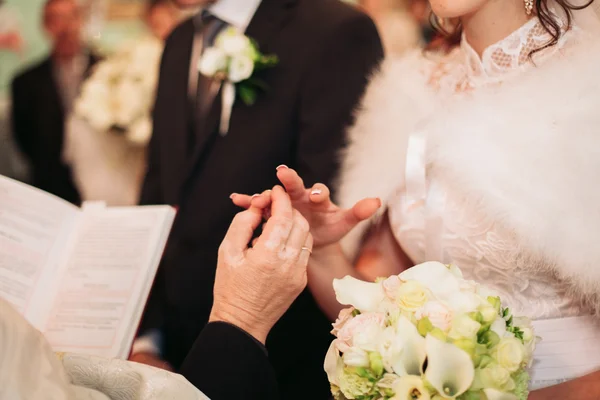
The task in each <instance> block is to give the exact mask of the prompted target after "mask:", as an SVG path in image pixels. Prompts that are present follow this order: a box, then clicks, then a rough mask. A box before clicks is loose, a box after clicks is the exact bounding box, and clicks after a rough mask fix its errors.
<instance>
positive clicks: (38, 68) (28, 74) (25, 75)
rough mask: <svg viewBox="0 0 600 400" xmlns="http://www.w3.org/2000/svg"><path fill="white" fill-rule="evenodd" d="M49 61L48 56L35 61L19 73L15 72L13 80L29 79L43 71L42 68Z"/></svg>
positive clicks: (44, 67)
mask: <svg viewBox="0 0 600 400" xmlns="http://www.w3.org/2000/svg"><path fill="white" fill-rule="evenodd" d="M49 62H50V59H49V58H48V57H46V58H44V59H42V60H38V61H36V62H35V63H34V64H32V65H30V66H28V67H26V68H24V69H22V70H21V71H20V72H19V73H17V74H16V75H15V77H14V78H13V82H25V81H29V80H30V79H32V78H34V77H36V76H37V75H39V74H40V73H41V72H43V71H44V69H46V68H47V66H48V63H49Z"/></svg>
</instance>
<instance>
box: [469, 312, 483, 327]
mask: <svg viewBox="0 0 600 400" xmlns="http://www.w3.org/2000/svg"><path fill="white" fill-rule="evenodd" d="M467 315H468V316H469V318H471V319H472V320H473V321H475V322H479V323H480V324H482V323H483V315H482V314H481V313H480V312H479V311H473V312H470V313H468V314H467Z"/></svg>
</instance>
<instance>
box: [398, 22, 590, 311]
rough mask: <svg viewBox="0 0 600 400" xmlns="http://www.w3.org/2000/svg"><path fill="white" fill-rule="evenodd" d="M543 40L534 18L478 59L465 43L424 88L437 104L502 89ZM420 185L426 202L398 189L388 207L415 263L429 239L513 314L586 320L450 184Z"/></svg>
mask: <svg viewBox="0 0 600 400" xmlns="http://www.w3.org/2000/svg"><path fill="white" fill-rule="evenodd" d="M578 35H579V33H578V31H577V28H572V29H570V30H569V31H567V32H565V34H564V35H563V36H562V37H561V39H560V40H559V42H558V44H556V45H555V46H552V47H549V48H547V49H544V50H542V51H540V52H538V53H536V54H535V55H534V56H533V61H534V62H535V63H536V64H537V63H539V62H543V61H544V60H545V59H546V58H550V57H552V56H553V54H555V52H557V51H560V50H561V49H562V48H563V47H564V46H565V44H566V43H568V42H570V41H575V40H577V37H578ZM549 39H550V37H549V35H548V34H547V33H546V32H545V31H544V30H543V28H542V27H541V24H540V23H539V22H538V21H537V19H532V20H530V21H529V22H528V23H527V24H525V25H524V26H523V27H521V28H520V29H518V30H517V31H515V32H514V33H512V34H511V35H509V36H508V37H507V38H505V39H503V40H501V41H500V42H498V43H496V44H494V45H492V46H490V47H488V48H487V49H486V50H485V51H484V52H483V54H482V57H481V58H480V57H479V56H478V54H477V53H476V52H475V51H474V50H473V49H472V48H471V47H470V46H469V44H468V42H467V41H466V40H465V38H464V37H463V40H462V44H461V46H460V47H458V48H457V49H455V50H454V51H452V52H451V53H450V54H449V55H447V56H445V57H444V58H443V59H442V60H441V61H439V62H436V63H432V64H431V66H430V68H429V69H428V74H429V83H430V85H431V86H432V87H433V88H434V89H435V90H436V93H438V95H439V96H438V97H439V98H440V99H441V102H442V103H443V102H446V101H450V100H452V99H454V98H455V97H456V96H468V95H469V93H470V92H472V91H473V90H477V88H479V87H482V86H486V85H496V84H500V83H502V82H503V81H506V80H507V79H510V78H511V76H514V75H515V74H519V73H521V72H522V71H524V70H526V69H527V68H530V67H531V66H532V65H533V63H532V59H531V58H530V57H529V54H530V53H531V51H532V50H533V49H536V48H539V47H540V46H543V45H544V44H545V43H547V42H548V40H549ZM434 112H435V111H434ZM467 123H468V121H465V124H467ZM448 134H451V132H448ZM410 151H411V148H410V146H409V148H408V152H410ZM408 158H409V156H407V159H408ZM410 173H411V172H410V170H409V168H407V174H410ZM408 179H410V177H408V176H407V180H408ZM426 184H427V194H426V201H425V202H420V203H419V202H414V201H413V200H411V199H410V197H411V196H410V193H407V190H406V186H405V185H403V186H402V187H399V188H398V190H397V192H396V194H395V196H394V198H393V199H392V200H391V201H390V203H389V205H388V210H389V218H390V223H391V227H392V230H393V232H394V235H395V236H396V238H397V240H398V241H399V243H400V245H401V247H402V248H403V250H404V251H405V252H406V253H407V255H408V256H409V257H410V258H411V259H412V260H413V262H415V263H421V262H424V261H428V259H427V258H428V256H430V255H428V253H427V252H426V247H427V246H428V243H431V241H432V240H433V241H437V242H438V243H434V246H435V247H437V248H439V249H441V250H442V251H441V252H440V253H439V254H437V255H436V257H437V258H438V259H440V258H441V261H443V262H446V263H454V264H456V265H458V266H460V268H461V270H462V271H463V273H464V274H465V277H466V278H468V279H472V280H475V281H478V282H481V283H484V284H486V285H487V286H489V287H490V288H491V289H493V290H495V291H496V292H497V293H498V294H499V295H500V296H501V297H502V299H503V301H505V302H506V304H507V305H508V306H509V307H511V308H512V309H513V310H514V312H516V313H518V314H521V315H527V316H530V317H532V318H533V319H547V318H557V317H564V316H576V315H581V314H585V313H587V310H586V309H585V308H584V307H583V306H582V305H580V303H579V301H578V300H576V299H574V298H573V297H572V296H569V294H568V290H569V288H568V287H567V285H566V283H565V282H563V281H561V280H559V279H557V278H556V277H555V276H553V275H551V274H549V273H548V272H547V271H548V269H543V268H536V265H535V262H532V260H531V258H529V257H528V256H527V254H526V252H524V251H523V250H522V249H520V248H519V241H518V239H517V237H516V235H515V233H514V232H513V231H511V229H510V228H509V227H505V226H501V223H500V222H499V221H496V220H495V219H494V217H490V216H489V215H488V214H487V213H486V212H485V210H484V207H483V205H482V204H471V203H466V202H465V201H464V199H463V198H462V195H461V194H460V192H459V191H457V190H453V188H454V187H455V185H453V182H449V181H447V180H444V179H443V178H441V177H440V176H437V175H436V174H435V172H434V173H430V171H428V173H427V180H426ZM432 216H435V217H436V218H438V219H439V221H440V223H438V224H437V228H435V229H436V230H438V231H437V232H431V230H430V228H428V224H427V219H428V218H431V217H432Z"/></svg>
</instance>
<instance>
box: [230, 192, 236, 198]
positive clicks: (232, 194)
mask: <svg viewBox="0 0 600 400" xmlns="http://www.w3.org/2000/svg"><path fill="white" fill-rule="evenodd" d="M237 195H238V194H237V193H231V195H230V196H229V198H230V199H233V198H234V197H235V196H237Z"/></svg>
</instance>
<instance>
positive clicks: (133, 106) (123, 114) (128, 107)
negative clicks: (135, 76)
mask: <svg viewBox="0 0 600 400" xmlns="http://www.w3.org/2000/svg"><path fill="white" fill-rule="evenodd" d="M140 89H142V88H141V87H140V85H138V84H136V83H135V82H133V81H131V80H123V81H121V83H120V85H118V86H117V87H116V89H115V93H114V100H115V104H114V105H113V106H114V107H115V110H114V113H115V123H116V124H117V125H119V126H122V127H129V125H130V124H131V123H132V122H133V121H134V120H135V119H137V118H138V117H139V116H140V115H141V114H143V113H144V112H145V111H146V107H145V103H146V101H147V98H145V97H144V96H141V95H140Z"/></svg>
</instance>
